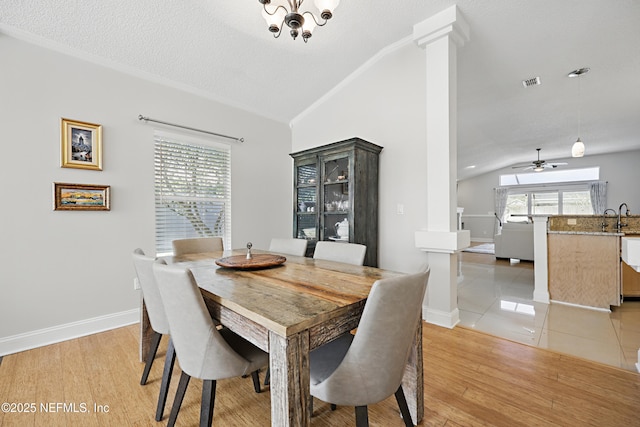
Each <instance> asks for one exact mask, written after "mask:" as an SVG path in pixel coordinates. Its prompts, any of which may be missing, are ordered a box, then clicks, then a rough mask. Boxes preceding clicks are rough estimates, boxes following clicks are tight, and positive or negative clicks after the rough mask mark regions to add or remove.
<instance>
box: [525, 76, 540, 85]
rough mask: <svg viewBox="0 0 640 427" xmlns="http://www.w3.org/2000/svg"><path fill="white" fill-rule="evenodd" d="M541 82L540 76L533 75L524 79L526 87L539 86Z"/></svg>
mask: <svg viewBox="0 0 640 427" xmlns="http://www.w3.org/2000/svg"><path fill="white" fill-rule="evenodd" d="M539 84H540V77H533V78H531V79H527V80H523V81H522V86H524V87H529V86H538V85H539Z"/></svg>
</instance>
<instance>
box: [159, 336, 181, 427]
mask: <svg viewBox="0 0 640 427" xmlns="http://www.w3.org/2000/svg"><path fill="white" fill-rule="evenodd" d="M175 361H176V349H175V347H174V346H173V340H172V339H171V338H169V345H168V346H167V355H166V356H165V359H164V370H163V371H162V383H161V384H160V394H159V395H158V407H157V408H156V421H161V420H162V416H163V415H164V407H165V405H166V403H167V394H168V393H169V384H170V383H171V373H172V372H173V365H174V363H175Z"/></svg>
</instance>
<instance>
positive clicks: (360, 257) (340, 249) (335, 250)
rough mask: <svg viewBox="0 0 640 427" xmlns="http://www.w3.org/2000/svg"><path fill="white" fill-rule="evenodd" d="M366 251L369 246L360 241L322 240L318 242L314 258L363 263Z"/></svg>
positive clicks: (356, 263) (354, 263) (355, 263)
mask: <svg viewBox="0 0 640 427" xmlns="http://www.w3.org/2000/svg"><path fill="white" fill-rule="evenodd" d="M366 252H367V247H366V246H365V245H361V244H359V243H342V242H326V241H320V242H318V243H316V249H315V251H314V252H313V258H314V259H324V260H328V261H338V262H344V263H347V264H353V265H362V264H363V263H364V255H365V254H366Z"/></svg>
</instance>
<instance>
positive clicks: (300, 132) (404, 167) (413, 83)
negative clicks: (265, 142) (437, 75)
mask: <svg viewBox="0 0 640 427" xmlns="http://www.w3.org/2000/svg"><path fill="white" fill-rule="evenodd" d="M369 65H370V66H368V67H365V68H364V70H363V71H361V72H360V74H358V75H357V76H354V77H355V78H352V79H351V78H350V79H347V80H345V82H343V84H342V85H339V86H338V87H337V88H336V89H335V90H334V91H333V92H332V93H331V94H329V95H328V96H327V97H326V98H325V99H322V100H321V101H320V102H318V103H317V104H316V105H314V106H313V108H310V109H309V110H307V111H306V112H305V113H304V114H302V115H300V116H299V117H297V118H296V119H295V120H294V121H293V123H292V131H293V151H300V150H303V149H306V148H310V147H315V146H319V145H324V144H327V143H331V142H335V141H340V140H343V139H347V138H350V137H354V136H355V137H360V138H362V139H364V140H367V141H369V142H372V143H374V144H378V145H380V146H382V147H384V149H383V150H382V153H381V155H380V186H379V191H380V202H379V203H380V205H379V213H380V223H379V232H380V238H379V245H380V251H379V263H378V264H379V266H380V267H382V268H385V269H391V270H397V271H402V272H415V271H417V270H418V269H419V268H421V267H423V266H424V265H425V264H426V260H427V255H426V254H425V253H423V252H421V251H419V250H418V249H416V247H415V242H414V233H415V231H417V230H421V229H426V226H427V217H426V215H427V207H426V195H427V182H426V170H425V162H426V125H425V115H426V105H425V95H424V94H425V90H426V89H425V77H424V76H425V68H426V67H425V56H424V50H422V49H420V48H418V47H417V46H415V44H413V43H408V44H405V45H403V46H402V47H400V48H398V49H397V50H395V51H392V52H391V53H389V54H388V55H386V56H385V55H380V59H379V60H377V61H376V60H372V62H371V63H370V64H369ZM398 204H402V205H404V215H398V214H397V213H396V212H397V205H398Z"/></svg>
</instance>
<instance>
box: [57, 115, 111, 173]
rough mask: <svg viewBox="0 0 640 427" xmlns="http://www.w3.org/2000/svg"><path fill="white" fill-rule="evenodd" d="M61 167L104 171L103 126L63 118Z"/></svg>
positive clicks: (61, 128)
mask: <svg viewBox="0 0 640 427" xmlns="http://www.w3.org/2000/svg"><path fill="white" fill-rule="evenodd" d="M60 151H61V167H63V168H76V169H89V170H98V171H101V170H102V125H99V124H95V123H87V122H80V121H77V120H70V119H65V118H62V122H61V125H60Z"/></svg>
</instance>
